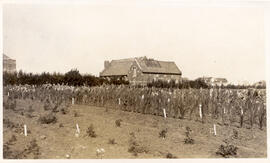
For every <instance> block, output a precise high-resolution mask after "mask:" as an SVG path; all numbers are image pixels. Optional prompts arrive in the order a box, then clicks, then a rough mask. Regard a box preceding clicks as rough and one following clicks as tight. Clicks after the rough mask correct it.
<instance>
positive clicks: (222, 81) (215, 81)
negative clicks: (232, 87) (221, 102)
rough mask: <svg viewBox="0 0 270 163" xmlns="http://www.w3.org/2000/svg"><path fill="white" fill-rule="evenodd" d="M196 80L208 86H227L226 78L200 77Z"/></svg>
mask: <svg viewBox="0 0 270 163" xmlns="http://www.w3.org/2000/svg"><path fill="white" fill-rule="evenodd" d="M197 80H201V81H204V82H205V83H206V84H207V85H210V86H221V85H227V84H228V80H227V79H226V78H214V77H201V78H198V79H197Z"/></svg>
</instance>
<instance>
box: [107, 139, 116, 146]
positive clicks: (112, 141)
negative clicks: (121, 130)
mask: <svg viewBox="0 0 270 163" xmlns="http://www.w3.org/2000/svg"><path fill="white" fill-rule="evenodd" d="M108 144H112V145H114V144H117V143H116V142H115V139H109V142H108Z"/></svg>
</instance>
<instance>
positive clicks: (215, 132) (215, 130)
mask: <svg viewBox="0 0 270 163" xmlns="http://www.w3.org/2000/svg"><path fill="white" fill-rule="evenodd" d="M214 134H215V136H217V129H216V124H214Z"/></svg>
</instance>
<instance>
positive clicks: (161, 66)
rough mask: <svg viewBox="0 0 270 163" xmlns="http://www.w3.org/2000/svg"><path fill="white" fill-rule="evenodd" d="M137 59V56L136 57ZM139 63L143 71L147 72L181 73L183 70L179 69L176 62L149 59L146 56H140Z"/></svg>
mask: <svg viewBox="0 0 270 163" xmlns="http://www.w3.org/2000/svg"><path fill="white" fill-rule="evenodd" d="M136 59H137V58H136ZM137 60H138V63H139V64H140V66H141V69H142V71H143V72H146V73H162V74H179V75H181V74H182V72H181V71H180V70H179V69H178V67H177V66H176V64H175V63H174V62H169V61H157V60H154V59H147V58H146V57H141V58H138V59H137Z"/></svg>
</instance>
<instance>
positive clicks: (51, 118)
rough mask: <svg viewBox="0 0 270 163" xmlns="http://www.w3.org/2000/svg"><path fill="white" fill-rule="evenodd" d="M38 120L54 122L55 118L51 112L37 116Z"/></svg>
mask: <svg viewBox="0 0 270 163" xmlns="http://www.w3.org/2000/svg"><path fill="white" fill-rule="evenodd" d="M39 121H40V122H41V124H50V123H53V124H54V123H56V122H57V118H56V117H55V116H54V115H53V114H52V113H49V114H45V115H43V116H41V117H39Z"/></svg>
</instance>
